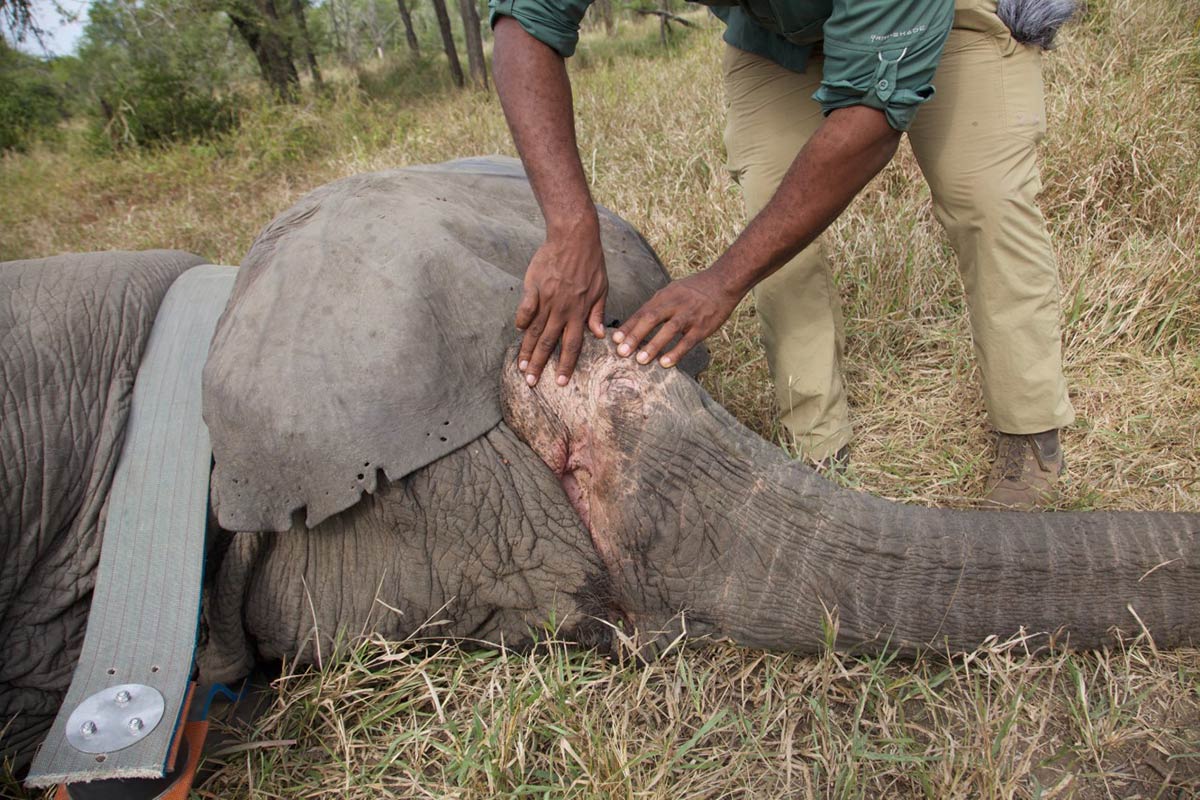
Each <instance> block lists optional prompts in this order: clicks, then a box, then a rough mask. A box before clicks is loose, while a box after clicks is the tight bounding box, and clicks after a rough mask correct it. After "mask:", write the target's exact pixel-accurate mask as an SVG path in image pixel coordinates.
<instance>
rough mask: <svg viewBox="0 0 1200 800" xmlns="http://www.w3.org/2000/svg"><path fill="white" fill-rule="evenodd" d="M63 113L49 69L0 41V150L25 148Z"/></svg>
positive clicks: (58, 84) (57, 83) (61, 100)
mask: <svg viewBox="0 0 1200 800" xmlns="http://www.w3.org/2000/svg"><path fill="white" fill-rule="evenodd" d="M63 111H64V105H63V93H62V87H61V85H60V83H59V81H57V80H56V79H55V76H54V74H53V73H52V71H51V69H50V68H49V66H47V64H46V63H45V62H43V61H41V60H40V59H37V58H34V57H33V56H28V55H25V54H24V53H20V52H17V51H16V50H13V49H12V48H10V47H9V46H8V44H7V43H6V42H5V41H4V40H3V39H2V38H0V151H4V150H24V149H26V148H27V147H28V145H29V144H30V142H31V141H32V140H33V139H35V138H37V137H38V136H39V135H40V134H42V133H44V132H45V131H48V130H51V129H52V128H53V127H54V125H55V124H56V123H57V122H58V121H59V120H61V119H62V118H63Z"/></svg>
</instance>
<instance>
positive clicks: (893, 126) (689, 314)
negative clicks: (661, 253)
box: [613, 0, 954, 366]
mask: <svg viewBox="0 0 1200 800" xmlns="http://www.w3.org/2000/svg"><path fill="white" fill-rule="evenodd" d="M780 8H781V9H782V10H783V11H786V10H787V9H788V8H790V7H789V6H781V7H780ZM953 15H954V3H953V0H895V1H888V2H884V1H883V0H835V1H834V3H833V12H832V14H831V16H830V17H829V19H828V20H826V21H825V23H824V25H823V30H822V36H823V40H822V41H823V45H824V52H825V58H824V59H823V61H822V62H820V63H821V64H822V74H821V85H820V88H819V89H818V91H817V92H816V94H815V95H814V96H813V99H814V100H816V101H817V102H818V103H820V105H821V107H822V110H823V111H824V112H825V114H826V119H825V121H824V123H823V124H822V125H821V127H820V128H819V129H818V131H817V133H816V134H814V136H813V137H812V138H811V139H810V141H809V142H808V144H807V145H805V147H804V148H803V149H802V150H801V151H800V153H799V154H798V155H797V157H796V158H795V160H794V161H793V163H792V165H791V168H790V169H789V170H788V172H787V173H786V175H785V176H784V178H783V180H782V182H781V184H780V186H779V188H778V189H777V190H776V194H775V195H774V197H773V198H772V199H771V201H770V202H769V203H768V204H767V206H766V207H765V208H763V210H762V211H761V212H760V213H759V214H758V216H757V217H756V218H755V219H754V220H753V221H751V223H750V225H749V226H748V227H747V229H746V230H745V231H744V232H743V233H742V235H741V236H739V237H738V239H737V240H736V241H735V242H734V244H733V246H732V247H730V249H729V250H728V251H727V252H726V253H725V254H724V255H722V256H721V258H719V259H718V260H717V261H716V262H715V263H714V264H713V265H712V266H711V267H709V268H708V269H707V270H705V271H703V272H700V273H698V274H696V275H692V276H689V277H687V278H684V279H682V280H679V281H676V282H675V283H673V284H671V285H669V286H668V287H666V288H665V289H663V290H662V291H660V292H659V293H658V294H656V295H655V296H654V297H653V298H651V300H650V301H649V302H648V303H646V304H645V305H644V306H643V307H642V308H641V309H639V310H638V311H637V312H635V313H634V314H633V315H632V316H631V317H630V318H629V319H628V320H626V322H625V324H624V325H623V326H622V327H621V329H620V330H619V331H617V332H616V333H615V334H614V335H613V339H614V341H617V342H618V343H619V347H618V352H619V353H622V354H626V355H628V354H630V353H633V352H638V348H639V346H640V345H643V344H644V346H643V347H642V349H641V351H640V352H638V355H639V358H638V360H639V361H641V362H642V363H648V362H649V361H651V360H652V359H654V358H655V357H657V356H658V355H659V353H660V352H664V348H665V347H666V346H667V345H668V343H669V342H670V341H672V339H673V338H675V337H680V341H679V344H678V345H677V346H675V347H673V348H671V349H670V350H669V352H666V353H665V355H664V359H665V363H664V365H666V366H671V365H674V364H677V363H678V361H679V359H680V358H681V357H682V356H683V354H684V353H686V352H687V350H688V349H690V348H691V347H693V346H695V345H696V344H698V343H699V342H700V341H701V340H702V339H703V338H705V337H706V336H708V335H709V334H711V333H712V332H713V331H715V330H716V329H717V328H718V327H720V325H721V323H722V322H723V321H724V320H725V319H726V318H727V317H728V316H729V314H730V313H732V311H733V309H734V307H735V306H736V305H737V302H738V300H740V299H741V298H742V297H743V296H744V295H745V293H746V292H747V291H749V289H750V287H751V286H753V285H754V284H755V283H757V282H758V281H761V280H762V279H763V278H765V277H767V276H768V275H770V274H771V273H772V272H773V271H775V270H776V269H778V268H779V267H780V266H782V265H783V264H784V263H785V262H786V261H787V260H788V259H789V258H791V257H792V256H793V255H795V254H796V253H798V252H799V251H800V250H801V249H803V248H804V247H805V246H807V245H808V244H809V243H811V242H812V241H813V240H814V239H815V238H816V237H817V236H818V235H819V234H820V233H821V231H822V230H824V229H825V228H826V227H827V226H828V225H829V224H830V223H832V221H833V220H834V219H836V218H837V216H838V215H839V214H840V213H841V212H842V210H844V209H845V207H846V206H847V205H848V204H849V202H850V200H851V199H853V197H854V196H855V195H856V194H857V193H858V192H859V190H861V189H862V187H863V186H865V185H866V183H867V182H868V181H869V180H870V179H871V177H872V176H874V175H875V174H876V173H877V172H878V171H879V170H880V169H882V168H883V166H884V165H885V164H886V163H887V162H888V161H889V160H890V159H891V157H892V155H893V154H894V153H895V149H896V144H897V143H898V141H899V136H900V132H901V131H903V130H905V129H907V127H908V126H909V125H910V124H911V122H912V119H913V116H914V115H915V114H916V111H917V108H918V107H919V106H920V104H921V103H923V102H925V101H926V100H928V99H929V98H930V97H932V95H933V86H932V84H931V80H932V78H933V74H934V71H935V69H936V67H937V64H938V60H939V59H940V56H941V52H942V49H943V47H944V45H945V41H946V37H947V35H948V33H949V30H950V25H951V23H952V19H953ZM779 24H780V27H781V29H783V30H792V29H795V27H796V26H797V25H799V21H798V20H796V19H793V20H790V21H789V20H787V19H781V20H779ZM740 35H741V34H740V33H739V32H738V31H735V30H734V29H732V28H731V29H730V31H729V32H727V37H729V36H733V39H728V38H727V40H728V41H731V43H733V44H734V45H738V44H739V43H744V44H746V45H747V46H748V47H750V48H751V49H752V50H753V47H754V46H755V44H754V42H753V41H748V42H742V40H741V39H739V38H738V37H739V36H740ZM660 324H661V325H662V328H661V329H660V331H659V333H658V334H657V335H656V336H654V338H653V339H650V340H648V341H646V339H647V337H648V336H649V335H650V332H651V331H652V330H653V329H654V328H655V327H656V326H657V325H660Z"/></svg>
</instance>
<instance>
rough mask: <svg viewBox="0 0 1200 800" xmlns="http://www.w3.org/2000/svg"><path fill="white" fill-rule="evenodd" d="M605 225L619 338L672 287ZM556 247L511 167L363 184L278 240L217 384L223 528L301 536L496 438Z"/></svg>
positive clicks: (246, 265) (307, 214)
mask: <svg viewBox="0 0 1200 800" xmlns="http://www.w3.org/2000/svg"><path fill="white" fill-rule="evenodd" d="M600 219H601V237H602V240H603V243H604V248H605V256H606V259H607V267H608V277H609V283H610V289H609V296H608V305H607V312H606V322H609V323H612V322H614V321H616V320H622V319H625V318H626V317H627V316H628V315H629V314H630V313H632V312H633V311H634V310H635V309H636V308H637V307H638V306H639V305H640V304H641V303H642V302H644V301H645V300H646V299H647V298H649V297H650V296H651V295H652V294H653V293H654V292H655V291H656V290H657V289H659V288H660V287H662V286H663V285H665V284H666V283H667V281H668V277H667V274H666V271H665V270H664V269H663V267H662V264H661V263H660V262H659V260H658V258H657V257H656V256H655V255H654V252H653V251H652V250H651V249H650V247H649V245H647V244H646V242H645V240H644V239H642V237H641V236H640V235H639V234H638V233H637V231H635V230H634V229H633V228H632V227H631V226H630V225H629V224H627V223H625V222H624V221H622V220H621V219H620V218H618V217H617V216H616V215H614V214H612V213H611V212H609V211H607V210H604V209H601V211H600ZM543 238H544V225H543V222H542V216H541V213H540V211H539V209H538V206H537V203H536V201H535V199H534V197H533V193H532V191H531V190H530V188H529V184H528V181H527V180H526V179H525V175H524V173H523V172H522V171H521V167H520V164H519V162H517V161H514V160H513V159H507V158H489V159H468V160H463V161H457V162H450V163H447V164H440V165H436V166H427V167H414V168H409V169H400V170H392V171H388V172H378V173H372V174H367V175H358V176H355V177H351V178H346V179H344V180H340V181H337V182H335V183H332V184H329V185H327V186H324V187H322V188H320V189H318V190H316V191H314V192H313V193H311V194H309V195H308V196H307V197H305V198H303V199H302V200H301V201H300V202H299V203H297V204H296V205H295V206H294V207H292V208H291V209H289V210H288V211H286V212H284V213H283V214H282V215H280V216H279V217H278V218H277V219H275V221H274V222H272V223H271V224H270V225H268V226H267V228H266V229H265V230H264V231H263V232H262V233H261V234H260V235H259V237H258V239H257V240H256V241H255V243H254V245H253V246H252V247H251V248H250V252H249V253H248V254H247V256H246V258H245V260H244V261H243V262H242V267H241V270H240V271H239V274H238V278H237V283H236V285H235V286H234V290H233V295H232V297H231V298H230V301H229V305H228V307H227V308H226V310H225V313H224V315H223V316H222V318H221V321H220V322H219V323H218V326H217V332H216V336H215V337H214V339H213V344H212V349H211V351H210V353H209V359H208V364H207V366H206V367H205V371H204V418H205V421H206V422H207V423H208V427H209V431H210V433H211V436H212V445H213V455H214V458H215V461H216V466H215V469H214V471H213V479H212V498H213V506H214V509H215V510H216V512H217V518H218V520H219V521H220V523H221V525H222V527H224V528H226V529H228V530H235V531H250V530H273V531H285V530H287V529H288V528H289V527H291V524H292V518H293V516H294V515H296V514H297V513H299V512H303V514H304V520H305V522H306V524H307V525H308V526H309V527H312V526H315V525H317V524H318V523H320V522H321V521H322V520H324V519H326V518H328V517H330V516H332V515H333V514H336V513H338V512H340V511H343V510H345V509H347V508H349V507H350V506H352V505H354V504H355V503H356V502H357V501H358V500H359V498H360V497H362V494H363V492H374V491H375V490H376V489H377V488H379V486H380V485H381V483H382V482H383V481H385V480H388V481H395V480H398V479H400V478H402V477H404V476H406V475H408V474H409V473H411V472H412V471H414V470H417V469H420V468H421V467H423V466H425V465H427V464H429V463H431V462H433V461H435V460H437V459H439V458H441V457H442V456H444V455H446V454H448V453H450V452H451V451H453V450H455V449H457V448H459V447H462V446H463V445H465V444H468V443H469V442H471V441H473V440H474V439H475V438H477V437H478V436H480V435H482V434H484V433H486V432H487V431H488V430H490V429H491V428H492V427H494V426H495V425H496V423H497V422H499V421H500V417H501V412H500V404H499V390H498V385H499V382H498V381H499V374H500V368H501V362H502V360H503V357H504V351H505V349H506V348H507V347H508V345H509V344H510V343H511V342H512V341H513V340H514V339H515V338H516V336H517V331H516V330H515V329H514V328H513V316H514V314H515V312H516V306H517V303H518V302H519V300H520V296H521V288H522V278H523V275H524V272H525V268H526V266H527V265H528V264H529V260H530V258H532V256H533V254H534V252H535V251H536V249H537V248H538V247H539V246H540V245H541V243H542V241H543ZM706 359H707V356H706V354H703V353H699V354H697V357H696V358H695V359H694V360H693V361H692V363H691V365H690V366H691V369H692V371H693V372H695V371H698V370H699V368H700V367H702V366H703V364H704V363H705V361H706Z"/></svg>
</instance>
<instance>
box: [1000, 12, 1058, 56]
mask: <svg viewBox="0 0 1200 800" xmlns="http://www.w3.org/2000/svg"><path fill="white" fill-rule="evenodd" d="M1076 7H1077V4H1076V2H1075V0H999V3H998V5H997V8H996V14H997V16H999V17H1000V19H1001V20H1002V21H1003V22H1004V24H1005V25H1007V26H1008V29H1009V30H1010V31H1012V35H1013V38H1014V39H1016V40H1017V41H1018V42H1020V43H1021V44H1033V45H1037V46H1038V47H1041V48H1042V49H1043V50H1048V49H1050V48H1051V47H1053V46H1054V36H1055V34H1057V33H1058V29H1059V28H1061V27H1062V26H1063V23H1065V22H1066V21H1067V20H1069V19H1070V18H1071V17H1072V16H1073V15H1074V14H1075V9H1076Z"/></svg>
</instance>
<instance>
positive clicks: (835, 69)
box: [489, 0, 954, 131]
mask: <svg viewBox="0 0 1200 800" xmlns="http://www.w3.org/2000/svg"><path fill="white" fill-rule="evenodd" d="M700 1H701V2H704V0H700ZM591 3H592V0H490V2H489V7H490V8H491V22H492V24H493V25H495V24H496V19H497V18H498V17H502V16H505V17H512V18H513V19H515V20H516V21H517V22H519V23H520V24H521V27H522V28H524V29H525V30H526V31H527V32H528V33H529V34H530V35H531V36H533V37H534V38H536V39H538V40H539V41H541V42H543V43H545V44H547V45H549V46H550V47H552V48H554V50H556V51H557V52H558V53H559V55H561V56H563V57H564V58H565V57H567V56H570V55H571V54H573V53H574V52H575V45H576V43H577V42H578V41H579V22H580V20H582V19H583V15H584V12H586V11H587V8H588V6H589V5H591ZM705 4H706V5H710V6H714V8H713V13H714V14H716V15H717V16H718V17H720V18H721V19H722V20H724V22H725V41H726V42H728V43H729V44H731V45H733V46H734V47H737V48H739V49H741V50H747V51H749V52H751V53H755V54H757V55H760V56H763V57H764V58H769V59H770V60H772V61H774V62H775V63H777V64H779V65H780V66H783V67H786V68H787V69H790V70H792V71H794V72H804V70H805V67H806V66H807V64H808V59H809V57H810V55H811V53H812V49H813V46H814V45H816V44H818V43H820V44H821V46H822V49H823V51H824V55H825V59H824V67H823V72H822V75H821V86H820V88H819V89H817V91H816V93H815V94H814V95H813V99H815V100H816V101H817V102H818V103H820V104H821V108H822V109H823V110H824V111H825V113H826V114H828V113H829V112H830V111H833V110H834V109H837V108H845V107H846V106H855V105H865V106H870V107H871V108H874V109H878V110H879V111H882V112H883V113H884V114H885V115H887V121H888V124H889V125H891V126H892V127H893V128H895V129H896V130H901V131H903V130H907V129H908V126H909V125H910V124H911V123H912V119H913V116H914V115H915V114H916V113H917V107H918V106H920V105H921V103H923V102H925V101H926V100H928V99H929V98H930V97H932V96H933V84H932V80H933V73H934V70H935V69H936V68H937V64H938V60H939V59H940V58H941V56H942V48H943V47H944V46H945V44H946V36H947V34H948V33H949V32H950V24H951V22H952V20H953V19H954V0H890V2H889V0H740V2H739V0H708V1H707V2H706V3H705Z"/></svg>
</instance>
